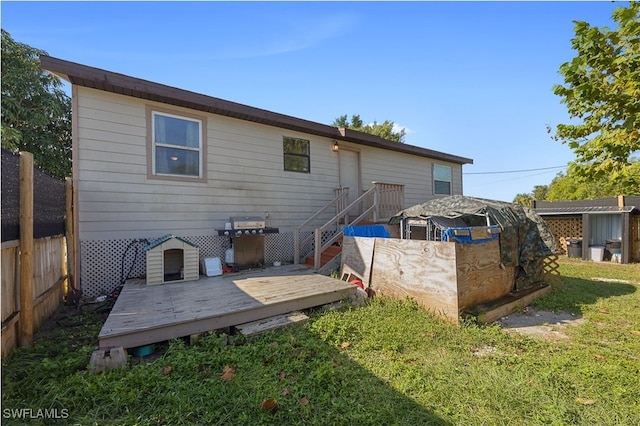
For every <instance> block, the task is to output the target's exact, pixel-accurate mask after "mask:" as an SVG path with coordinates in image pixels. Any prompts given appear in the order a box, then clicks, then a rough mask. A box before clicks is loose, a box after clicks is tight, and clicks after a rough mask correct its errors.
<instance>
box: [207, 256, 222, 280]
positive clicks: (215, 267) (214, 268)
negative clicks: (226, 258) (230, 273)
mask: <svg viewBox="0 0 640 426" xmlns="http://www.w3.org/2000/svg"><path fill="white" fill-rule="evenodd" d="M203 263H204V267H203V269H204V274H205V275H206V276H208V277H217V276H219V275H222V262H220V258H219V257H205V258H204V261H203Z"/></svg>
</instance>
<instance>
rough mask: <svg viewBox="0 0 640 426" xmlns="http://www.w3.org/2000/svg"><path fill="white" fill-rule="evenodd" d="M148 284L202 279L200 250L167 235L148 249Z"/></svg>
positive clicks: (184, 241) (152, 243)
mask: <svg viewBox="0 0 640 426" xmlns="http://www.w3.org/2000/svg"><path fill="white" fill-rule="evenodd" d="M146 252H147V284H148V285H154V284H163V283H168V282H183V281H195V280H197V279H199V278H200V270H199V267H198V260H199V258H200V249H199V248H198V246H196V245H194V244H191V243H190V242H189V241H186V240H184V239H182V238H180V237H176V236H174V235H165V236H164V237H162V238H158V239H157V240H155V241H153V242H151V243H150V244H149V245H148V246H147V248H146Z"/></svg>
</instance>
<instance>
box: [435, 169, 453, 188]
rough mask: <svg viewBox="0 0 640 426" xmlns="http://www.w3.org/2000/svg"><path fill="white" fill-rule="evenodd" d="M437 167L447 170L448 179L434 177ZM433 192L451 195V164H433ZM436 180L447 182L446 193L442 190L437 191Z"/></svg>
mask: <svg viewBox="0 0 640 426" xmlns="http://www.w3.org/2000/svg"><path fill="white" fill-rule="evenodd" d="M437 168H441V170H444V169H447V170H448V171H449V180H448V181H446V180H442V179H436V169H437ZM432 171H433V194H434V195H453V183H452V181H453V168H452V167H451V166H447V165H444V164H434V165H433V168H432ZM436 182H446V183H448V184H449V192H448V193H444V192H437V191H436V189H437V185H436Z"/></svg>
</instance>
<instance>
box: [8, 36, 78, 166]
mask: <svg viewBox="0 0 640 426" xmlns="http://www.w3.org/2000/svg"><path fill="white" fill-rule="evenodd" d="M42 54H46V53H45V52H44V51H42V50H38V49H35V48H33V47H30V46H28V45H26V44H23V43H18V42H16V41H14V40H13V39H12V38H11V35H10V34H9V33H8V32H7V31H5V30H2V80H1V86H2V147H3V148H6V149H8V150H11V151H29V152H31V153H33V158H34V163H35V164H36V165H37V166H40V167H41V168H42V169H43V170H45V171H47V172H48V173H50V174H52V175H54V176H58V177H65V176H69V175H70V174H71V100H70V98H69V97H68V96H67V95H66V93H65V92H64V90H62V81H61V80H60V79H59V78H58V77H56V76H54V75H52V74H50V73H48V72H46V71H43V70H42V69H41V68H40V59H39V56H40V55H42Z"/></svg>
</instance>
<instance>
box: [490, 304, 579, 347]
mask: <svg viewBox="0 0 640 426" xmlns="http://www.w3.org/2000/svg"><path fill="white" fill-rule="evenodd" d="M585 321H586V320H585V319H584V318H582V316H581V315H575V314H570V313H568V312H559V313H556V312H550V311H537V310H535V309H533V308H532V307H530V306H528V307H526V308H525V309H524V310H523V311H522V313H514V314H511V315H509V316H506V317H502V318H500V319H499V320H498V321H496V322H497V323H498V324H499V325H500V327H502V328H504V329H505V331H506V332H507V333H520V334H524V335H527V336H534V337H540V338H543V339H550V340H562V339H568V336H567V335H566V334H564V330H565V329H566V327H570V326H575V325H579V324H583V323H584V322H585Z"/></svg>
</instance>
